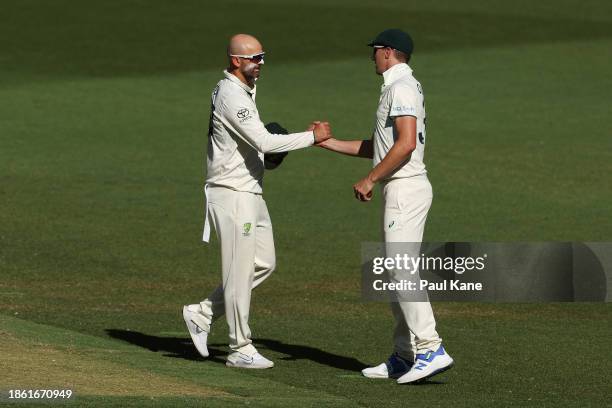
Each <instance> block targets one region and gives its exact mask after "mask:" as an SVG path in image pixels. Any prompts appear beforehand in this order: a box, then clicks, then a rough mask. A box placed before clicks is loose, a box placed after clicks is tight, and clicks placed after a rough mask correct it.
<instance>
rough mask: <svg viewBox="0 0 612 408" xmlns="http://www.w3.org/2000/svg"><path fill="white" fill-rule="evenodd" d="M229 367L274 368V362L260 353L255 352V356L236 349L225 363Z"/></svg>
mask: <svg viewBox="0 0 612 408" xmlns="http://www.w3.org/2000/svg"><path fill="white" fill-rule="evenodd" d="M225 365H226V366H228V367H238V368H259V369H261V368H272V367H274V363H273V362H272V361H270V360H268V359H267V358H265V357H264V356H262V355H261V354H259V353H255V354H254V355H253V357H249V356H247V355H246V354H243V353H241V352H239V351H236V352H234V353H232V354H230V355H229V356H227V362H226V363H225Z"/></svg>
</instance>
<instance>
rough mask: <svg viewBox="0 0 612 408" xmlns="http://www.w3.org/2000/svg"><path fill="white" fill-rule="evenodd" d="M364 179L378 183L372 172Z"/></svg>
mask: <svg viewBox="0 0 612 408" xmlns="http://www.w3.org/2000/svg"><path fill="white" fill-rule="evenodd" d="M366 179H367V180H368V181H369V182H370V183H372V184H376V183H378V178H377V177H376V176H375V175H374V174H373V172H371V173H370V174H368V176H367V177H366Z"/></svg>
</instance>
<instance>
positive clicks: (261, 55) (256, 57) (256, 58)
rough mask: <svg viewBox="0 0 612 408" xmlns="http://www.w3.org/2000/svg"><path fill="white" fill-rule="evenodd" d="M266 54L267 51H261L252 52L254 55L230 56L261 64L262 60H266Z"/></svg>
mask: <svg viewBox="0 0 612 408" xmlns="http://www.w3.org/2000/svg"><path fill="white" fill-rule="evenodd" d="M264 55H266V53H265V52H260V53H257V54H252V55H241V54H230V57H238V58H243V59H248V60H249V61H252V62H254V63H256V64H259V63H260V62H262V61H263V60H264Z"/></svg>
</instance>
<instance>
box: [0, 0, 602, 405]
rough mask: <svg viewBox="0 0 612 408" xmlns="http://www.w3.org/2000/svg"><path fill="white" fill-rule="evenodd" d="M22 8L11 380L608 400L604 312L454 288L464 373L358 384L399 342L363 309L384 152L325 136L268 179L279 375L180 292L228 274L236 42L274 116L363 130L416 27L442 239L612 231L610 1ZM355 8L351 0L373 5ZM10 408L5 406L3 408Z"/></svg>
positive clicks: (1, 61) (13, 92) (8, 152)
mask: <svg viewBox="0 0 612 408" xmlns="http://www.w3.org/2000/svg"><path fill="white" fill-rule="evenodd" d="M176 3H177V4H175V2H170V1H160V0H152V1H146V2H145V1H137V0H131V1H118V0H109V1H103V2H93V1H81V2H78V1H69V0H58V1H45V0H5V1H3V2H2V12H1V13H0V277H1V279H0V357H1V358H0V390H1V391H2V393H3V397H4V398H5V396H6V390H8V389H12V388H22V389H23V388H72V389H73V390H74V392H75V395H76V396H75V398H74V400H72V401H71V402H70V403H71V404H73V405H75V406H117V407H125V406H134V407H141V406H160V407H165V406H206V407H209V406H238V405H240V406H242V405H249V406H262V407H270V406H274V407H293V406H298V407H304V406H312V407H350V406H368V407H377V406H385V407H387V406H388V407H403V406H414V407H420V406H423V407H425V406H427V407H430V406H431V407H433V406H453V407H463V406H465V407H468V406H469V407H481V406H517V407H525V406H533V407H541V406H550V407H564V406H580V407H601V406H610V395H612V387H611V385H610V384H611V377H612V376H611V372H612V363H611V362H612V350H611V349H610V339H611V338H612V329H611V327H612V308H610V306H609V304H586V303H584V304H582V303H567V304H511V305H510V304H476V303H436V304H434V310H435V312H436V316H437V320H438V329H439V332H440V333H441V335H442V337H443V338H444V341H445V344H446V347H447V349H448V350H449V352H450V353H451V354H452V356H453V357H454V358H455V360H456V368H455V369H453V370H451V371H449V372H448V373H446V374H443V375H440V376H439V377H436V378H435V380H432V381H429V382H427V383H425V384H423V385H419V386H403V387H400V386H397V385H396V384H395V383H393V382H392V381H371V380H367V379H365V378H363V377H361V376H360V375H359V370H360V369H361V368H363V367H364V366H365V365H369V364H373V363H379V362H380V360H381V359H382V358H385V357H386V356H387V354H388V352H389V351H390V348H391V338H390V337H391V330H392V318H391V313H390V311H389V310H388V305H385V304H379V303H364V302H362V301H361V299H360V290H359V282H360V275H359V266H360V265H359V263H360V260H359V259H360V245H361V242H363V241H374V240H377V239H378V238H379V236H378V231H379V229H378V223H379V211H380V207H379V205H378V204H379V199H380V197H379V195H380V194H379V192H377V193H376V196H377V197H376V199H375V202H373V203H369V204H363V203H359V202H357V201H356V200H355V199H354V198H353V195H352V184H353V183H354V182H356V181H357V180H358V179H360V178H361V177H363V176H364V175H365V174H366V172H367V171H368V168H369V166H370V164H369V163H368V162H367V161H365V160H363V161H359V160H356V159H351V158H347V157H341V156H338V155H332V154H330V153H328V152H324V151H320V150H318V149H310V150H304V151H299V152H293V153H291V154H290V155H289V157H288V158H287V160H286V161H285V163H284V164H283V166H282V167H281V168H279V169H278V170H276V171H274V172H270V173H269V174H268V175H267V176H266V184H265V198H266V201H267V203H268V207H269V209H270V213H271V216H272V220H273V223H274V229H275V241H276V247H277V255H278V269H277V271H276V272H275V275H274V276H273V277H272V278H270V279H269V280H268V281H267V282H266V283H265V285H263V286H262V287H261V288H258V289H257V291H256V292H255V293H254V297H253V302H252V309H251V310H252V312H251V316H252V317H251V327H252V329H253V333H254V339H255V342H256V345H257V347H258V348H259V349H260V350H261V351H262V353H263V354H264V355H266V356H267V357H270V358H271V359H272V360H274V361H275V362H276V367H275V368H274V369H272V370H264V371H262V372H252V371H240V370H231V369H228V368H226V367H225V366H224V358H225V354H226V353H227V347H226V342H227V327H226V325H225V323H224V322H223V321H219V323H218V324H217V325H216V326H215V327H214V329H213V332H212V335H211V338H210V343H211V350H212V358H210V359H209V360H203V359H200V358H199V357H198V356H197V354H196V352H195V349H194V348H193V346H192V345H191V342H190V340H189V336H188V334H187V332H186V331H185V328H184V323H183V321H182V317H181V308H182V305H183V304H186V303H192V302H195V301H198V300H200V299H202V298H203V297H205V296H206V295H207V294H208V293H209V291H210V290H211V289H213V288H214V287H215V286H216V285H217V283H218V281H219V280H220V270H219V254H218V246H217V245H216V242H213V244H212V245H211V246H203V245H202V244H201V242H200V236H201V235H200V234H201V227H202V223H203V193H202V185H203V179H204V170H203V167H204V161H203V160H204V158H205V148H206V129H207V125H208V123H207V122H208V112H209V95H210V91H211V90H212V88H213V86H214V85H215V83H216V82H217V81H218V80H219V79H220V78H221V71H222V69H223V68H224V63H225V60H224V52H225V45H226V41H227V39H228V38H229V36H230V35H231V34H233V33H236V32H241V31H244V32H249V33H252V34H255V35H256V36H258V37H259V38H260V39H261V40H262V42H263V44H264V47H265V48H266V51H267V52H268V54H269V55H268V56H269V58H268V57H267V59H266V64H265V66H264V69H263V70H262V79H261V80H260V81H259V82H258V85H259V86H258V106H259V110H260V112H261V116H262V118H263V119H264V120H265V121H278V122H280V123H282V124H283V125H284V126H285V127H287V128H289V129H290V130H292V131H299V130H302V129H304V128H305V127H306V126H307V124H308V123H309V122H310V121H312V120H315V119H326V120H329V121H330V122H331V123H332V127H333V130H334V133H335V136H336V137H339V138H345V139H348V138H362V137H363V138H367V137H369V134H370V131H371V128H372V126H373V116H374V110H375V107H376V103H377V100H378V99H377V98H378V92H379V89H380V84H381V78H380V77H377V76H376V75H375V74H374V66H373V63H372V61H370V60H369V56H370V49H369V48H368V47H366V46H365V45H364V44H366V43H367V42H368V41H369V40H370V39H371V37H373V36H374V35H375V34H376V33H377V32H379V31H381V30H382V29H384V28H388V27H401V28H404V29H406V30H408V31H410V32H411V33H412V35H413V38H414V40H415V43H416V49H415V55H414V57H413V60H412V61H411V66H412V68H413V69H414V73H415V76H416V77H417V78H418V79H419V80H420V81H421V83H422V84H423V86H424V89H425V95H426V100H427V112H428V146H427V153H426V163H427V164H428V169H429V175H430V179H431V181H432V184H433V186H434V194H435V196H434V203H433V207H432V209H431V211H430V214H429V219H428V224H427V229H426V237H425V238H426V239H427V240H430V241H478V240H487V241H544V240H553V241H581V240H584V241H610V240H612V224H611V223H610V220H611V219H612V179H611V177H610V175H611V174H612V138H611V136H612V132H611V131H612V126H611V125H610V118H611V114H612V109H611V107H612V104H611V102H612V97H611V95H612V94H611V90H612V76H610V72H612V60H611V59H610V50H611V49H612V4H610V3H607V2H603V1H595V0H591V1H577V0H574V1H569V0H565V1H551V0H546V1H538V2H530V1H526V0H521V1H517V2H503V1H501V0H495V1H490V2H486V5H484V4H483V2H480V1H476V0H473V1H461V2H453V1H450V0H437V1H433V2H427V4H425V2H415V1H399V0H393V1H389V2H384V3H383V2H378V1H373V0H361V1H358V2H353V1H348V0H343V1H341V2H335V3H334V4H333V5H332V4H329V3H328V2H325V1H322V0H314V1H310V2H309V3H308V5H305V4H302V3H299V2H297V1H294V2H288V1H284V2H281V1H278V0H267V1H264V2H257V3H253V2H244V1H239V2H233V3H221V2H218V4H217V5H210V4H208V2H198V1H183V2H176ZM356 3H357V4H356ZM3 402H6V400H0V404H2V403H3Z"/></svg>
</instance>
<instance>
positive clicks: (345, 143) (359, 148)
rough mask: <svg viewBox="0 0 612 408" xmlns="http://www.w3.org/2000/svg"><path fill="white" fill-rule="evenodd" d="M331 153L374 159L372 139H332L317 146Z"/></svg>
mask: <svg viewBox="0 0 612 408" xmlns="http://www.w3.org/2000/svg"><path fill="white" fill-rule="evenodd" d="M317 146H320V147H323V148H325V149H327V150H331V151H332V152H337V153H342V154H346V155H348V156H354V157H363V158H366V159H371V158H373V157H374V148H373V144H372V139H369V140H338V139H334V138H330V139H327V140H326V141H324V142H321V143H319V144H317Z"/></svg>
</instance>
